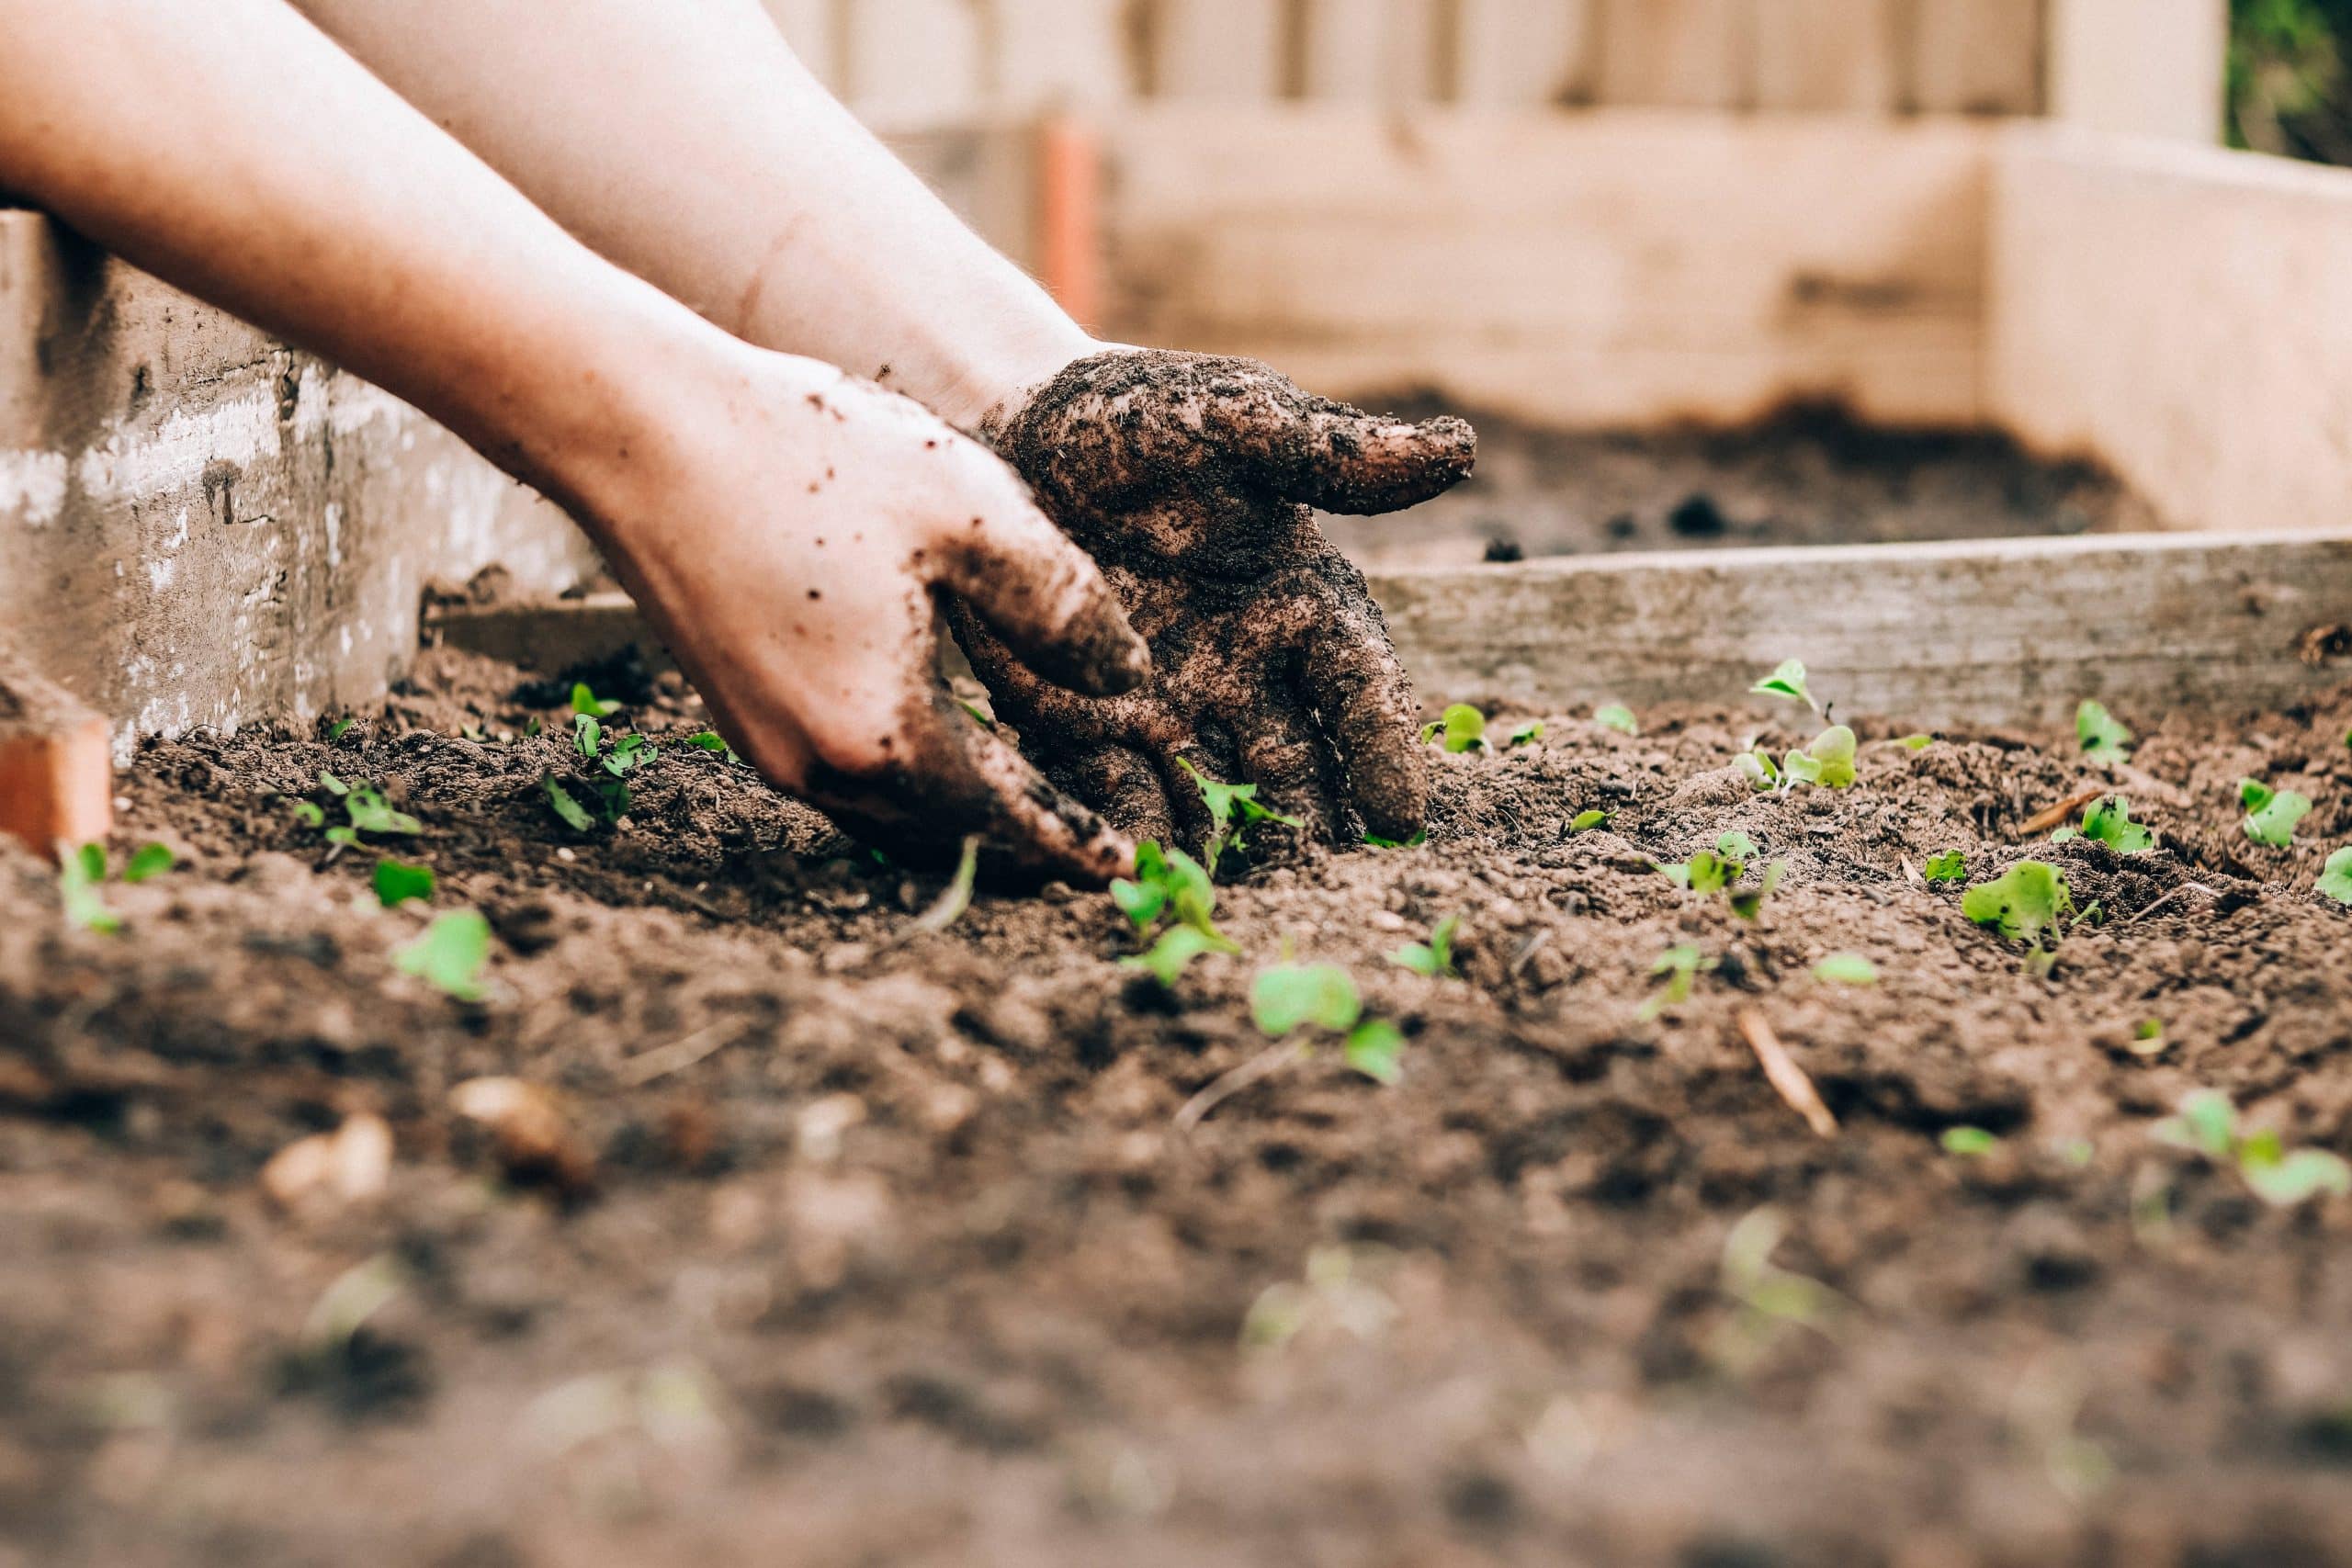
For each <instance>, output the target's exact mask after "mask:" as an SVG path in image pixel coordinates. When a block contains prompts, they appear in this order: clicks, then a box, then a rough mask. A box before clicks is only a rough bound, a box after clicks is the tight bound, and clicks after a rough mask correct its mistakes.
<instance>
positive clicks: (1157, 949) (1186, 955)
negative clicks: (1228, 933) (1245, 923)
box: [1119, 926, 1232, 991]
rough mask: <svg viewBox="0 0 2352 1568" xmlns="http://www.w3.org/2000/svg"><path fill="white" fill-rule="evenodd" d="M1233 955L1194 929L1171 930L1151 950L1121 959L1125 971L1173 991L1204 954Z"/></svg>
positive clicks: (1184, 927)
mask: <svg viewBox="0 0 2352 1568" xmlns="http://www.w3.org/2000/svg"><path fill="white" fill-rule="evenodd" d="M1230 951H1232V949H1231V948H1230V947H1224V948H1220V947H1219V946H1218V945H1217V942H1216V938H1214V937H1210V936H1206V935H1204V934H1203V933H1202V932H1201V931H1199V930H1198V929H1196V928H1194V927H1192V926H1170V927H1169V928H1168V929H1167V930H1166V931H1161V932H1160V933H1159V941H1157V942H1153V943H1152V944H1151V946H1150V948H1149V949H1148V950H1147V951H1146V952H1143V953H1133V954H1130V955H1129V956H1127V957H1125V958H1122V959H1120V960H1119V964H1120V966H1121V967H1122V968H1127V969H1141V970H1145V971H1147V972H1148V973H1149V974H1150V975H1151V976H1153V977H1154V978H1156V979H1157V980H1159V983H1160V984H1161V985H1162V986H1164V987H1168V988H1169V989H1170V990H1171V991H1172V990H1174V989H1175V988H1176V982H1177V981H1179V980H1181V979H1182V978H1183V977H1184V971H1185V970H1186V969H1188V968H1190V967H1192V964H1193V960H1194V959H1195V958H1199V957H1201V956H1202V955H1204V954H1205V953H1220V952H1230Z"/></svg>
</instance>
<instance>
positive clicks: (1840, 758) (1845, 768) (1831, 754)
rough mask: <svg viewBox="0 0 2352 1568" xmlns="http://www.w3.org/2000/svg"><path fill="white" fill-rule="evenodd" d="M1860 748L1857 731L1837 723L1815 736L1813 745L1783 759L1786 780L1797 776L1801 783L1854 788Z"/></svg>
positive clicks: (1828, 787) (1782, 764) (1826, 787)
mask: <svg viewBox="0 0 2352 1568" xmlns="http://www.w3.org/2000/svg"><path fill="white" fill-rule="evenodd" d="M1856 750H1859V744H1858V742H1857V741H1856V740H1855V739H1854V732H1853V731H1852V730H1850V729H1849V728H1846V727H1845V726H1844V725H1842V724H1833V725H1831V726H1830V727H1829V728H1826V729H1825V730H1823V731H1822V732H1821V733H1820V734H1819V735H1817V736H1815V738H1814V741H1813V744H1812V745H1811V746H1808V747H1806V748H1805V749H1804V750H1801V751H1792V752H1790V753H1789V754H1788V755H1787V756H1786V757H1784V758H1782V759H1781V775H1782V777H1783V779H1784V780H1786V779H1793V780H1795V781H1796V782H1797V783H1799V784H1819V785H1821V786H1822V787H1823V788H1824V789H1851V788H1852V787H1853V785H1854V753H1855V751H1856Z"/></svg>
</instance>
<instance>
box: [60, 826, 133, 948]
mask: <svg viewBox="0 0 2352 1568" xmlns="http://www.w3.org/2000/svg"><path fill="white" fill-rule="evenodd" d="M57 860H58V871H57V894H58V897H59V899H60V901H61V902H62V903H63V904H64V906H65V919H66V921H67V923H68V924H70V925H74V926H78V927H80V928H81V929H82V930H84V931H96V932H98V933H99V934H100V935H102V936H111V935H112V934H113V933H115V932H116V931H120V930H121V929H122V920H121V919H120V918H119V916H117V915H116V914H115V912H114V911H113V910H112V909H109V908H107V901H106V899H105V898H104V897H102V896H101V895H100V894H99V892H98V885H99V884H100V883H102V882H104V881H105V880H106V874H107V852H106V850H105V848H104V847H103V846H101V845H98V844H84V845H83V846H82V847H81V848H80V849H78V850H73V851H69V852H63V853H61V854H60V855H59V856H58V857H57ZM94 860H95V861H96V871H95V872H93V871H92V869H91V863H92V862H93V861H94Z"/></svg>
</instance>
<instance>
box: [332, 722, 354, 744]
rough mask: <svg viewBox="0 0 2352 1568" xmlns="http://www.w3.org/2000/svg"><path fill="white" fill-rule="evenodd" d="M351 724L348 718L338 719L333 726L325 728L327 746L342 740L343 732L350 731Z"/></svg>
mask: <svg viewBox="0 0 2352 1568" xmlns="http://www.w3.org/2000/svg"><path fill="white" fill-rule="evenodd" d="M352 723H353V721H352V720H351V719H348V718H339V719H336V720H335V721H334V723H333V724H330V725H328V726H327V744H328V745H330V746H332V745H334V743H335V742H336V741H338V740H340V739H343V737H344V734H345V731H347V730H349V729H350V728H351V726H352Z"/></svg>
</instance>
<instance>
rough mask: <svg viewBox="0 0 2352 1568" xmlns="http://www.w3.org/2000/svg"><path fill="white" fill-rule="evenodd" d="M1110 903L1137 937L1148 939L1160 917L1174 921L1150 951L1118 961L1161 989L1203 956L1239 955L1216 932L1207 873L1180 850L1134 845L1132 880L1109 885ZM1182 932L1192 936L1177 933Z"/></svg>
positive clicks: (1212, 891) (1213, 892)
mask: <svg viewBox="0 0 2352 1568" xmlns="http://www.w3.org/2000/svg"><path fill="white" fill-rule="evenodd" d="M1111 901H1112V902H1113V903H1114V904H1115V905H1117V906H1118V908H1119V912H1120V913H1122V914H1124V915H1125V916H1126V917H1127V919H1129V920H1131V921H1133V922H1134V924H1135V928H1136V935H1137V936H1148V935H1149V934H1150V933H1151V930H1152V928H1153V927H1154V926H1156V925H1158V924H1159V921H1160V920H1161V919H1163V918H1167V919H1173V920H1174V921H1175V922H1176V923H1175V925H1174V926H1173V927H1172V928H1170V930H1168V931H1164V932H1162V933H1161V934H1160V937H1159V941H1158V942H1155V943H1154V944H1153V945H1152V947H1151V949H1150V951H1148V952H1147V953H1137V954H1135V955H1133V956H1130V957H1127V958H1123V959H1121V960H1120V963H1121V964H1124V965H1125V966H1127V967H1129V968H1137V969H1146V970H1148V971H1150V972H1151V973H1152V974H1153V975H1156V976H1159V982H1160V984H1162V985H1164V986H1171V987H1172V986H1173V985H1175V983H1176V981H1177V979H1178V977H1179V976H1182V974H1183V973H1184V970H1185V968H1186V967H1187V966H1188V965H1189V964H1191V963H1192V962H1193V959H1195V958H1198V957H1200V956H1201V955H1202V954H1203V953H1238V952H1240V951H1241V950H1240V948H1239V947H1238V946H1236V945H1235V944H1234V943H1233V942H1231V941H1229V940H1228V939H1227V937H1226V935H1225V934H1224V933H1223V932H1222V931H1218V930H1217V929H1216V886H1215V884H1213V883H1212V882H1211V881H1210V880H1209V874H1208V870H1207V868H1206V867H1204V866H1203V865H1202V864H1201V863H1200V862H1198V861H1196V860H1194V859H1193V857H1192V856H1191V855H1188V854H1186V853H1185V852H1183V851H1182V850H1163V849H1161V848H1160V847H1159V844H1157V843H1156V842H1154V841H1153V840H1149V839H1146V840H1144V841H1143V842H1142V843H1140V844H1138V845H1136V874H1135V879H1134V880H1133V881H1128V880H1125V879H1124V878H1122V879H1121V880H1119V881H1117V882H1114V883H1113V884H1111ZM1186 931H1189V932H1191V933H1192V934H1191V935H1189V936H1187V935H1183V934H1181V933H1183V932H1186Z"/></svg>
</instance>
